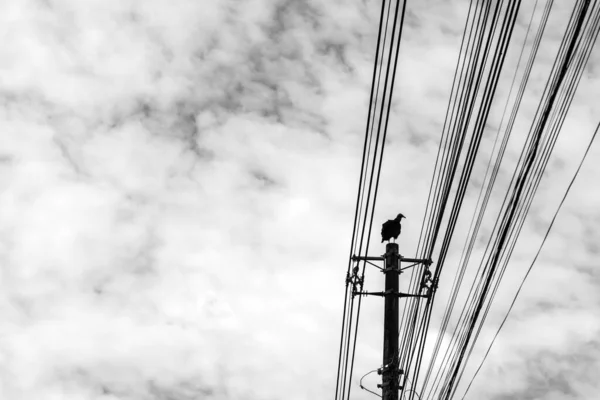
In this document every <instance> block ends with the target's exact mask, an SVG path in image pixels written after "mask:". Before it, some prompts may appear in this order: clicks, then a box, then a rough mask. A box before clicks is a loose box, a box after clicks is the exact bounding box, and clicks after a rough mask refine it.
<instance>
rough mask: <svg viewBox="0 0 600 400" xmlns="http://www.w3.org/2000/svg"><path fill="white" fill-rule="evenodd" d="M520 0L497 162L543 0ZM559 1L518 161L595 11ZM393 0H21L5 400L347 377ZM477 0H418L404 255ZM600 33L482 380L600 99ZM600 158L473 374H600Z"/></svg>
mask: <svg viewBox="0 0 600 400" xmlns="http://www.w3.org/2000/svg"><path fill="white" fill-rule="evenodd" d="M523 3H524V4H523V5H522V7H521V12H520V15H519V19H518V23H517V27H516V30H515V34H514V36H513V44H512V45H511V48H510V50H509V54H508V57H507V61H506V65H505V71H504V74H503V76H502V81H501V82H504V83H501V85H500V88H499V90H498V93H497V96H496V102H495V104H494V110H495V111H494V112H493V113H492V116H491V119H490V121H489V129H488V132H487V133H486V136H485V138H484V143H483V145H482V150H481V156H480V160H478V165H479V171H480V175H481V176H483V172H484V168H483V167H484V166H485V165H486V163H487V157H488V156H489V154H490V152H491V148H492V144H493V139H494V135H495V133H496V130H497V129H498V124H499V123H500V118H501V110H502V108H503V106H504V103H505V102H506V98H507V96H508V93H509V90H510V82H511V79H512V75H513V74H514V71H515V67H516V65H517V59H518V54H519V52H520V49H521V45H522V44H523V39H524V38H525V33H526V31H527V25H528V22H529V19H530V18H531V15H532V12H533V11H534V7H533V5H534V2H529V1H527V2H523ZM556 3H558V4H556V5H555V7H554V9H553V11H552V14H551V17H550V21H549V22H548V26H547V34H546V36H545V37H544V41H543V42H542V47H541V49H540V55H539V57H538V61H537V64H536V67H535V68H534V70H533V75H532V81H531V87H530V89H529V91H528V93H527V94H526V99H525V100H524V105H523V107H522V112H521V114H520V116H519V119H518V122H517V125H516V126H515V130H514V135H515V138H514V140H513V141H512V142H511V145H510V146H509V152H510V153H509V154H508V155H507V163H506V165H503V172H502V174H503V175H501V177H500V178H499V179H501V180H502V179H504V180H505V181H507V180H508V179H509V178H510V174H511V173H512V170H513V168H514V162H515V161H516V158H517V156H518V151H519V144H520V143H522V142H519V140H524V137H525V135H526V133H527V131H528V128H529V125H530V123H531V117H532V115H533V112H534V111H535V107H536V106H537V102H538V101H539V95H540V93H541V88H543V85H544V84H545V81H546V79H547V76H548V72H549V69H550V66H551V63H552V62H553V60H554V57H555V55H556V50H557V48H558V44H559V42H560V40H561V38H562V35H563V33H564V30H565V27H566V23H567V19H568V17H569V14H570V12H571V10H572V5H573V2H572V1H557V2H556ZM544 4H545V1H544V0H540V1H539V4H538V8H537V10H536V14H535V16H537V17H536V18H537V20H539V16H540V15H541V9H542V6H543V5H544ZM379 7H380V3H379V2H378V1H374V0H365V1H359V0H346V1H341V0H336V1H333V0H330V1H316V0H302V1H301V0H287V1H278V0H247V1H243V2H240V1H230V0H228V1H225V0H223V1H212V2H209V1H198V0H170V1H167V0H145V1H142V0H87V1H77V0H0V42H1V43H2V45H1V46H0V101H1V109H0V135H1V136H0V137H1V141H0V143H1V146H0V398H2V399H6V400H17V399H39V400H46V399H53V400H54V399H66V400H70V399H78V400H79V399H81V400H88V399H90V400H91V399H98V400H100V399H102V400H116V399H127V400H130V399H131V400H138V399H161V400H162V399H174V400H179V399H223V400H225V399H247V400H254V399H261V400H262V399H265V400H266V399H281V398H284V397H285V398H288V399H318V398H331V397H333V394H334V391H335V374H336V366H337V356H338V353H337V351H338V345H339V329H340V323H341V315H342V305H343V289H344V278H345V272H346V263H347V259H346V257H347V252H348V246H349V244H350V235H351V229H352V222H353V221H352V218H353V215H354V205H355V204H354V202H355V196H356V188H357V185H358V173H359V171H360V157H361V152H362V141H363V139H364V136H363V135H364V125H365V121H366V116H367V105H368V104H367V103H368V95H369V89H370V84H371V73H372V62H373V57H374V45H375V42H376V35H377V24H378V18H379V11H380V8H379ZM467 8H468V4H467V3H466V2H464V1H458V2H448V1H409V5H408V11H407V15H406V23H405V27H404V29H405V32H404V37H403V42H402V47H401V54H400V61H399V67H398V69H399V70H398V76H397V86H396V91H395V99H394V103H393V115H392V117H391V125H390V133H389V135H388V139H389V141H388V143H387V145H386V154H385V158H384V166H383V171H382V180H381V185H380V192H379V199H378V204H377V210H376V217H375V221H376V223H377V224H379V223H380V222H383V220H385V219H388V218H389V217H391V216H395V215H396V214H397V213H398V212H403V213H404V214H405V215H406V216H407V217H408V219H407V220H406V222H405V223H404V227H403V236H402V238H401V240H400V246H401V252H402V253H403V254H405V255H412V253H413V252H414V251H415V248H416V242H417V239H418V234H419V229H420V226H421V220H422V218H423V212H424V209H425V202H426V199H427V193H428V189H429V179H430V177H431V174H432V172H433V166H434V161H435V154H436V151H437V146H438V140H439V137H440V134H441V128H442V124H443V120H444V115H445V111H446V105H447V102H448V98H449V94H450V89H451V84H452V76H453V73H454V68H455V65H456V61H457V57H458V50H459V46H460V40H461V37H462V29H463V27H464V23H465V18H466V15H467ZM535 20H536V19H535V18H534V24H533V27H532V29H535V27H536V26H537V25H536V22H535ZM597 47H598V46H596V49H595V50H594V51H593V53H592V56H591V58H590V61H589V63H588V66H587V68H586V71H585V72H584V76H583V79H582V83H581V85H580V87H579V89H578V92H577V94H576V96H575V100H574V102H573V105H572V107H571V110H570V112H569V114H568V116H567V120H566V122H565V125H564V127H563V131H562V133H561V137H560V138H559V141H558V144H557V147H556V149H555V153H554V154H553V156H552V158H551V160H550V164H549V167H548V171H547V174H546V176H545V177H544V180H543V181H542V184H541V187H540V191H539V192H538V196H537V197H536V200H535V202H534V206H533V209H532V211H531V213H530V216H529V219H528V221H527V223H526V225H525V228H524V231H523V234H522V237H521V239H520V241H519V244H518V246H517V249H516V250H515V255H514V256H513V262H511V264H510V265H509V271H507V276H506V278H505V279H504V281H503V285H502V286H501V288H500V292H499V295H498V297H497V301H496V305H495V307H494V308H492V310H491V314H490V317H489V318H488V322H487V323H486V329H484V332H483V333H482V335H481V337H480V340H479V342H478V347H477V348H476V352H475V354H474V356H473V359H472V363H473V365H471V364H470V365H469V367H468V368H467V372H466V374H465V377H466V378H469V379H470V377H471V376H472V373H473V371H474V368H475V367H476V366H477V364H478V362H479V360H480V358H481V355H482V354H483V351H484V350H485V348H487V345H488V344H489V342H490V340H491V338H492V336H493V334H494V332H495V329H496V327H497V326H498V324H499V322H500V321H501V319H502V317H503V316H504V313H505V311H506V309H507V307H508V305H509V304H510V301H511V300H512V296H513V295H514V293H515V291H516V285H517V284H518V282H520V280H521V278H522V276H523V274H524V272H525V269H526V268H527V267H528V265H529V263H530V262H531V260H532V259H533V256H534V254H535V251H536V250H537V246H539V244H540V242H541V238H542V236H543V234H544V233H545V230H546V228H547V226H548V223H549V221H550V219H551V217H552V215H553V213H554V211H555V209H556V207H557V205H558V203H559V201H560V199H561V197H562V195H563V193H564V191H565V190H566V187H567V185H568V182H569V180H570V179H571V177H572V175H573V173H574V171H575V169H576V167H577V164H578V162H579V159H580V158H581V156H582V155H583V152H584V150H585V147H586V146H587V143H588V141H589V138H590V137H591V134H592V132H593V130H594V128H595V126H596V124H597V123H598V121H599V119H600V102H598V101H597V99H598V93H600V69H599V65H600V50H599V49H598V48H597ZM599 157H600V145H598V144H596V145H595V146H593V148H592V150H591V152H590V154H589V156H588V160H587V162H586V164H585V165H584V167H583V169H582V171H581V174H580V176H579V178H578V180H577V182H576V184H575V186H574V187H573V189H572V191H571V194H570V196H569V198H568V200H567V202H566V203H565V206H564V207H563V210H562V212H561V214H560V216H559V218H558V220H557V221H556V223H555V225H554V228H553V231H552V233H551V236H550V238H549V239H548V242H547V243H546V247H545V250H544V251H543V252H542V256H541V258H540V259H539V260H538V262H537V264H536V266H535V267H534V270H533V272H532V274H531V275H530V277H529V279H528V281H527V284H526V286H525V289H524V291H523V292H522V295H521V297H520V298H519V300H518V302H517V304H516V306H515V309H514V310H513V312H512V314H511V318H510V320H509V322H508V323H507V325H506V326H505V328H504V330H503V331H502V333H501V334H500V336H499V338H498V340H497V341H496V344H495V346H494V348H493V350H492V352H491V353H490V356H489V357H488V360H487V361H486V364H485V366H484V368H483V369H482V371H481V372H480V374H479V376H478V377H477V380H476V381H475V383H474V385H473V387H472V388H471V391H470V392H469V396H467V398H472V399H491V400H501V399H512V398H519V399H544V400H553V399H596V398H597V393H598V392H599V391H600V382H599V381H598V379H597V377H598V376H600V339H598V338H599V337H600V290H599V288H600V273H599V272H598V268H599V267H600V266H599V265H598V264H599V254H600V245H599V243H600V233H599V232H598V230H597V228H596V227H597V226H598V224H600V208H599V207H598V204H599V203H600V188H599V185H598V184H597V183H596V182H597V181H596V179H597V176H598V175H599V174H600V162H599V161H598V159H599ZM511 163H512V164H511ZM477 193H478V188H477V186H476V185H474V186H473V188H472V190H470V192H469V194H468V199H467V204H466V205H465V207H466V208H465V209H466V210H467V212H465V215H464V216H463V217H464V218H463V219H464V221H463V222H462V224H463V225H465V224H466V225H468V222H469V221H470V217H471V214H469V212H468V210H469V208H467V207H468V205H469V204H471V205H473V204H474V201H475V199H476V195H477ZM497 196H498V197H497V199H501V197H502V196H503V193H497ZM497 201H499V200H497ZM459 226H460V224H459ZM377 233H378V230H377V229H374V236H376V235H377ZM463 233H464V232H463ZM462 241H464V236H460V234H457V238H456V243H457V246H456V247H455V249H460V245H462ZM372 242H373V243H375V245H373V247H372V248H371V251H372V252H373V253H375V254H380V253H381V251H382V249H381V248H379V246H378V245H376V243H377V242H378V240H376V238H375V239H374V240H373V241H372ZM480 245H484V243H482V244H480ZM450 259H451V258H450ZM447 264H448V266H447V268H451V267H450V266H449V264H450V262H447ZM445 273H446V272H445ZM451 276H452V275H451V271H450V272H448V280H447V281H446V282H444V281H442V282H440V293H441V294H440V296H442V295H443V294H444V293H446V294H447V290H448V287H449V286H450V285H451ZM368 279H370V280H369V281H368V282H367V288H368V289H375V290H376V289H378V285H379V284H380V282H381V277H378V276H376V275H374V276H373V278H370V277H368ZM444 290H446V292H444ZM438 301H439V304H438V306H439V307H443V306H444V304H443V300H438ZM381 306H382V304H381V299H377V298H375V299H370V298H369V299H367V300H365V305H364V307H365V308H364V309H363V313H362V316H363V319H362V322H361V328H360V329H361V330H360V336H359V345H358V347H357V360H356V366H355V375H358V377H360V376H361V375H362V374H363V373H365V372H367V371H369V370H372V369H374V368H377V367H378V366H379V363H380V362H381V361H380V359H381V344H382V343H381V342H382V340H381V339H382V326H381V311H382V307H381ZM435 324H436V323H435V322H434V325H435ZM432 329H433V330H434V331H435V329H436V326H433V328H432ZM365 383H367V385H369V386H370V387H371V388H374V386H375V385H376V383H377V380H376V377H372V378H370V379H369V380H368V382H365ZM461 388H463V389H460V388H459V390H458V393H459V394H462V393H463V391H464V387H463V386H461ZM353 393H354V395H355V396H356V398H357V399H362V398H369V396H371V395H369V394H367V393H366V392H361V391H360V390H359V389H358V387H357V386H355V387H354V388H353Z"/></svg>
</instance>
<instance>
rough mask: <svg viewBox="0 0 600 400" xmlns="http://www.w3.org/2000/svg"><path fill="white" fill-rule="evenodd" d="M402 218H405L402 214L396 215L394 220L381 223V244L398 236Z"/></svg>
mask: <svg viewBox="0 0 600 400" xmlns="http://www.w3.org/2000/svg"><path fill="white" fill-rule="evenodd" d="M402 218H406V217H405V216H404V215H402V214H398V216H397V217H396V218H394V219H390V220H387V221H386V222H384V223H383V225H382V226H381V243H383V242H385V241H386V240H390V239H394V240H396V239H397V238H398V236H400V232H401V231H402V226H401V225H400V221H401V220H402Z"/></svg>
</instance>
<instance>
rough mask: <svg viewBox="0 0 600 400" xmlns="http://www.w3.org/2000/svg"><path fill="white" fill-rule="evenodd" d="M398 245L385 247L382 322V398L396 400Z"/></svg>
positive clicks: (393, 244) (392, 244)
mask: <svg viewBox="0 0 600 400" xmlns="http://www.w3.org/2000/svg"><path fill="white" fill-rule="evenodd" d="M399 258H400V257H399V254H398V244H396V243H388V244H387V245H386V246H385V268H384V270H383V272H384V273H385V306H384V321H383V368H382V373H381V375H382V385H381V388H382V392H383V393H382V394H383V396H382V398H383V400H398V330H399V322H398V300H399V299H398V293H399V289H400V286H399V282H398V281H399V277H400V266H399V262H398V261H399Z"/></svg>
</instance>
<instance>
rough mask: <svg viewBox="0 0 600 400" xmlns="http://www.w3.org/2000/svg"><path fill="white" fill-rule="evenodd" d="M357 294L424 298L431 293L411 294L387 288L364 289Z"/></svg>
mask: <svg viewBox="0 0 600 400" xmlns="http://www.w3.org/2000/svg"><path fill="white" fill-rule="evenodd" d="M356 294H357V295H361V296H381V297H385V296H396V297H398V298H403V297H423V298H427V297H429V294H410V293H402V292H397V291H388V290H386V291H385V292H367V291H363V292H357V293H356Z"/></svg>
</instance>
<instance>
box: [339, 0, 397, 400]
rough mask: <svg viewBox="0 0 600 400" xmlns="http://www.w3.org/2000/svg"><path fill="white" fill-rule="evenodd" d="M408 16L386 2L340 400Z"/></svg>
mask: <svg viewBox="0 0 600 400" xmlns="http://www.w3.org/2000/svg"><path fill="white" fill-rule="evenodd" d="M404 15H405V1H402V2H401V1H400V0H396V1H386V0H383V1H382V4H381V13H380V18H379V33H378V37H377V46H376V52H375V63H374V67H373V78H372V82H371V95H370V99H369V111H368V115H367V126H366V129H365V141H364V146H363V155H362V165H361V170H360V178H359V186H358V194H357V199H356V210H355V215H354V228H353V231H352V239H351V244H350V255H349V260H348V269H347V272H346V290H345V294H344V311H343V317H342V332H341V335H340V349H339V358H338V371H337V380H336V390H335V399H336V400H342V399H349V398H350V392H351V382H352V375H353V372H354V371H353V369H354V356H355V352H356V340H357V336H358V323H359V318H360V309H361V304H362V297H361V296H357V294H358V293H359V292H361V291H362V288H363V284H364V279H365V266H366V264H365V263H363V265H362V271H361V269H360V266H359V264H358V263H356V264H355V263H354V262H353V261H352V257H353V256H354V255H356V256H366V255H367V251H368V249H369V244H370V237H371V228H372V226H373V215H374V211H375V204H376V201H377V191H378V188H379V176H380V173H381V166H382V161H383V152H384V149H385V139H386V136H387V128H388V121H389V116H390V110H391V107H390V106H391V101H392V95H393V91H394V82H395V79H396V70H397V65H398V56H399V51H400V40H401V38H402V27H403V22H404ZM353 265H354V267H353Z"/></svg>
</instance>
